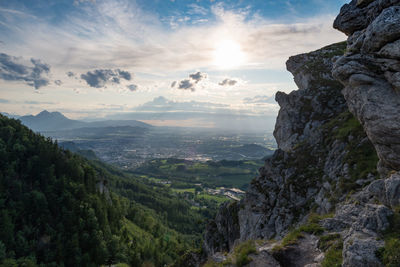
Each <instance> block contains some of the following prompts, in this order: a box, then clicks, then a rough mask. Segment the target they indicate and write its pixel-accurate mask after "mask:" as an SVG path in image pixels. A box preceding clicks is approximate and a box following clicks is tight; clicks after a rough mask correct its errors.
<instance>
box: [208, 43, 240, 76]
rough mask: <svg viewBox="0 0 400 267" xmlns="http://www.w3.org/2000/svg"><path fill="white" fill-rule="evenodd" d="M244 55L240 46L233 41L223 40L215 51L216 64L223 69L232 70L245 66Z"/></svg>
mask: <svg viewBox="0 0 400 267" xmlns="http://www.w3.org/2000/svg"><path fill="white" fill-rule="evenodd" d="M244 60H245V56H244V53H243V51H242V49H241V47H240V45H239V44H238V43H237V42H235V41H232V40H223V41H221V42H219V43H218V44H217V46H216V47H215V50H214V64H215V66H217V67H218V68H221V69H232V68H236V67H239V66H241V65H243V63H244Z"/></svg>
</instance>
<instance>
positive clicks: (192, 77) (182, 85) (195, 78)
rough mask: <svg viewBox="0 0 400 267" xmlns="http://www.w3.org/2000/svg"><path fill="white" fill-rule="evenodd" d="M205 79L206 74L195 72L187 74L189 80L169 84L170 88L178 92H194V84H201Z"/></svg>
mask: <svg viewBox="0 0 400 267" xmlns="http://www.w3.org/2000/svg"><path fill="white" fill-rule="evenodd" d="M205 79H207V74H206V73H203V72H200V71H198V72H196V73H193V74H189V79H184V80H181V81H179V82H178V81H174V82H172V84H171V87H172V88H175V87H176V88H177V89H180V90H190V91H192V92H193V91H195V90H196V84H198V83H199V82H201V81H202V80H205Z"/></svg>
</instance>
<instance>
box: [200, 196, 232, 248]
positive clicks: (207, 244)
mask: <svg viewBox="0 0 400 267" xmlns="http://www.w3.org/2000/svg"><path fill="white" fill-rule="evenodd" d="M238 212H239V203H238V202H233V203H224V204H222V205H221V207H220V210H219V212H218V214H217V216H216V218H215V220H214V221H212V222H210V223H209V224H208V225H207V227H206V233H205V235H204V245H203V248H204V250H205V251H206V253H207V254H209V255H212V254H214V253H215V252H218V251H229V250H231V249H232V247H233V245H234V242H235V240H236V239H238V238H239V222H238Z"/></svg>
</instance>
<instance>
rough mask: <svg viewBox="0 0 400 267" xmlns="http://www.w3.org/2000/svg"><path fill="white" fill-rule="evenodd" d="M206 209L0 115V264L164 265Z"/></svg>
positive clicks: (188, 241) (194, 234)
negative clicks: (72, 151) (87, 157)
mask: <svg viewBox="0 0 400 267" xmlns="http://www.w3.org/2000/svg"><path fill="white" fill-rule="evenodd" d="M211 216H213V215H212V214H207V213H205V212H204V211H202V210H196V209H193V208H192V207H191V205H190V204H189V203H187V202H185V201H182V199H180V198H179V197H177V196H176V195H175V194H172V193H171V191H170V190H169V189H168V188H163V187H155V186H153V185H152V184H151V183H149V184H146V183H144V182H143V181H140V180H139V179H138V178H137V177H135V176H133V175H130V174H127V173H124V172H122V171H120V170H118V169H115V168H113V167H111V166H108V165H105V164H103V163H101V162H98V161H97V162H96V161H91V160H88V159H85V158H83V157H81V156H79V155H77V154H73V153H71V152H70V151H68V150H64V149H62V148H60V147H59V146H58V145H57V143H56V142H53V141H52V140H51V139H49V138H44V137H43V136H41V135H39V134H36V133H34V132H32V131H31V130H29V129H28V128H27V127H25V126H23V125H21V123H20V122H19V121H17V120H13V119H9V118H7V117H5V116H2V115H0V266H99V265H105V264H107V265H110V264H118V263H119V264H121V265H123V264H129V265H131V266H142V265H143V264H145V265H146V266H164V265H165V264H171V263H173V262H174V261H175V260H176V259H177V258H179V257H180V256H181V255H183V254H184V253H185V251H188V250H190V249H193V248H195V247H198V245H199V240H200V235H201V233H202V231H203V226H202V225H204V223H202V222H204V220H206V219H207V218H210V217H211Z"/></svg>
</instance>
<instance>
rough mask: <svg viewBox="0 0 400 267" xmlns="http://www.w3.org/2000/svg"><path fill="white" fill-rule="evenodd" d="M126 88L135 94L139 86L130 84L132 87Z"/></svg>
mask: <svg viewBox="0 0 400 267" xmlns="http://www.w3.org/2000/svg"><path fill="white" fill-rule="evenodd" d="M126 88H128V89H129V91H131V92H134V91H136V90H137V89H138V86H137V85H136V84H130V85H127V86H126Z"/></svg>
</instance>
